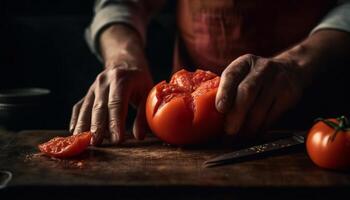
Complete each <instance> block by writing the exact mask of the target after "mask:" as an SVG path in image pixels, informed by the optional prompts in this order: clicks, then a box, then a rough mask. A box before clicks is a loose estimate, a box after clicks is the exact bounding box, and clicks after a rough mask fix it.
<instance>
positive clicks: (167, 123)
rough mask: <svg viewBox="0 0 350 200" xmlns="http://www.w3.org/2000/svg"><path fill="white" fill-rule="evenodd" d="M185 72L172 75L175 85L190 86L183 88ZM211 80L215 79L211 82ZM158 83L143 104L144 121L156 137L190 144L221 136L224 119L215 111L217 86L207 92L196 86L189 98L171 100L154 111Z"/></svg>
mask: <svg viewBox="0 0 350 200" xmlns="http://www.w3.org/2000/svg"><path fill="white" fill-rule="evenodd" d="M188 73H189V72H187V71H184V70H181V71H179V72H178V73H176V74H174V76H173V79H175V80H178V82H181V83H180V84H179V85H181V84H184V87H186V88H191V85H186V84H187V82H188V80H187V77H186V76H188ZM196 75H198V74H195V76H194V79H195V81H196V83H197V82H200V81H198V79H199V80H200V78H199V77H198V76H200V75H198V76H196ZM183 76H185V77H184V78H183ZM174 77H175V78H174ZM173 79H172V80H173ZM215 81H219V78H218V77H217V80H214V79H213V81H212V82H213V83H216V82H215ZM217 83H218V82H217ZM162 84H165V82H161V83H159V84H157V85H156V86H155V87H154V88H153V89H152V90H151V92H150V93H149V95H148V98H147V102H146V117H147V121H148V124H149V126H150V128H151V130H152V131H153V133H154V134H155V135H156V136H158V137H159V138H160V139H161V140H163V141H164V142H166V143H169V144H174V145H191V144H200V143H204V142H207V141H209V140H210V139H212V138H215V137H219V136H220V135H221V134H222V133H223V121H224V117H223V115H222V114H221V113H219V112H218V111H217V110H216V108H215V96H216V92H217V87H214V88H210V89H207V88H206V87H201V86H199V87H198V89H196V91H194V92H192V94H191V95H187V96H186V95H184V96H181V95H180V96H178V97H174V98H172V99H171V100H170V101H168V102H166V103H164V104H163V105H162V106H160V107H159V108H157V106H158V105H159V101H160V100H159V98H158V97H157V96H158V95H157V93H158V92H159V91H158V90H157V88H159V87H160V86H161V85H162ZM209 85H210V84H209ZM181 86H182V85H181Z"/></svg>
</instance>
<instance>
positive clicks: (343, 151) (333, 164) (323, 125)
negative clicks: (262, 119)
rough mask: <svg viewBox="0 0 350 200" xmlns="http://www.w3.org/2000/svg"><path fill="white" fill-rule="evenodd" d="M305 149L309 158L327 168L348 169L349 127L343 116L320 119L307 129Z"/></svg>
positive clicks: (349, 162) (349, 159)
mask: <svg viewBox="0 0 350 200" xmlns="http://www.w3.org/2000/svg"><path fill="white" fill-rule="evenodd" d="M306 149H307V153H308V155H309V157H310V158H311V160H312V161H313V162H314V163H315V164H316V165H318V166H320V167H323V168H327V169H340V170H346V169H350V129H349V123H348V121H347V119H346V118H345V117H343V116H342V117H339V118H337V119H326V120H324V119H321V120H319V121H318V122H317V123H316V124H315V125H314V126H313V127H312V128H311V130H310V131H309V133H308V136H307V140H306Z"/></svg>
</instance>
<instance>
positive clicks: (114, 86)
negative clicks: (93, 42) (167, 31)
mask: <svg viewBox="0 0 350 200" xmlns="http://www.w3.org/2000/svg"><path fill="white" fill-rule="evenodd" d="M106 31H107V33H106V34H102V36H101V37H102V38H101V44H102V45H101V46H102V54H103V57H104V60H105V70H104V71H102V72H101V73H100V74H99V75H98V76H97V78H96V80H95V81H94V83H93V84H92V85H91V87H90V88H89V90H88V92H87V94H86V96H85V97H84V98H83V99H82V100H81V101H79V102H78V103H77V104H76V105H74V107H73V112H72V117H71V122H70V131H71V132H72V133H73V134H77V133H80V132H84V131H89V130H90V131H91V132H92V134H93V138H92V140H91V144H92V145H99V144H101V143H102V141H103V139H104V138H109V139H110V141H111V143H113V144H117V143H120V142H122V141H123V139H124V135H125V122H126V116H127V113H128V105H129V104H131V105H133V106H134V107H136V108H137V114H136V118H135V121H134V125H133V134H134V136H135V138H136V139H143V138H144V137H145V133H146V131H147V130H148V125H147V121H146V117H145V103H146V98H147V95H148V92H149V90H150V89H151V88H152V86H153V82H152V78H151V75H150V73H149V70H148V67H147V61H146V58H145V55H144V53H143V49H142V47H141V46H142V45H135V44H140V43H138V41H139V40H138V39H137V37H138V36H135V35H134V38H133V35H132V33H133V32H132V30H130V29H127V28H126V29H125V27H111V28H110V29H107V30H106ZM123 37H124V38H123Z"/></svg>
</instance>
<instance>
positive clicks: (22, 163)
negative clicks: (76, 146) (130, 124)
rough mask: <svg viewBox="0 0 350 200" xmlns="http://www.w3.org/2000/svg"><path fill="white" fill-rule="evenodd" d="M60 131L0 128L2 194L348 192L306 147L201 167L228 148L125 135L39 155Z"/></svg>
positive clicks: (341, 175) (343, 180)
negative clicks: (114, 143) (66, 156)
mask: <svg viewBox="0 0 350 200" xmlns="http://www.w3.org/2000/svg"><path fill="white" fill-rule="evenodd" d="M65 134H67V133H66V132H65V131H23V132H20V133H8V132H6V131H0V150H1V151H0V170H8V171H10V172H12V174H13V179H12V180H11V181H10V182H9V184H8V186H7V187H6V188H5V189H3V190H1V192H2V193H4V194H6V195H12V196H23V197H27V196H28V195H36V196H37V197H38V195H39V196H40V197H46V196H45V195H48V196H49V197H50V198H51V199H52V198H57V199H59V198H60V196H65V197H67V196H68V197H70V198H72V199H74V198H75V197H77V196H81V195H85V196H86V197H94V196H100V195H101V194H110V195H114V196H122V197H132V198H136V199H137V198H142V199H144V197H147V198H146V199H149V198H156V197H166V198H167V199H179V198H180V197H184V196H186V197H191V199H193V198H195V199H196V198H199V199H202V198H209V199H210V198H212V199H218V198H221V197H236V198H239V197H247V196H248V197H258V198H260V197H261V198H263V197H264V199H265V197H269V198H273V197H277V198H279V197H283V198H284V199H292V198H293V199H294V198H295V197H315V196H316V197H319V198H330V197H331V196H333V195H340V194H346V195H349V190H350V187H349V186H350V174H349V173H345V172H334V171H326V170H322V169H319V168H318V167H316V166H315V165H313V164H312V163H311V161H310V160H309V159H308V157H307V155H306V153H305V150H304V148H303V147H302V148H298V149H294V150H291V151H285V152H282V153H277V154H272V155H269V156H266V157H261V158H258V159H254V160H248V161H245V162H240V163H235V164H233V165H226V166H221V167H216V168H204V167H203V166H202V163H203V161H205V160H207V159H209V158H211V157H213V156H215V155H218V154H221V153H224V152H227V151H229V149H227V148H226V149H220V148H218V147H210V148H203V147H202V148H199V147H197V148H179V147H172V146H168V145H164V144H163V143H162V142H160V141H159V140H157V139H156V138H152V137H151V138H148V139H146V140H145V141H142V142H136V141H134V140H129V141H128V142H126V143H125V144H123V145H121V146H118V147H111V146H105V147H99V148H96V147H90V148H89V150H88V151H86V152H85V153H84V154H83V155H81V156H79V157H78V158H75V159H70V160H58V159H52V158H48V157H45V156H42V155H40V154H37V153H38V150H37V145H38V144H39V143H41V142H44V141H47V140H48V139H50V138H52V137H54V136H57V135H65ZM0 194H1V193H0ZM262 195H264V196H262ZM0 197H1V195H0ZM68 199H69V198H68ZM181 199H182V198H181Z"/></svg>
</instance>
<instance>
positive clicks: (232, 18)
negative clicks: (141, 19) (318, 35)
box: [173, 0, 335, 74]
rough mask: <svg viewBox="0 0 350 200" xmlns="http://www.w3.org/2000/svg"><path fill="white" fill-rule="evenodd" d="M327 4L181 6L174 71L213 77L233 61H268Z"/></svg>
mask: <svg viewBox="0 0 350 200" xmlns="http://www.w3.org/2000/svg"><path fill="white" fill-rule="evenodd" d="M334 5H335V1H331V0H278V1H276V0H217V1H216V0H179V1H178V4H177V26H178V34H177V38H176V43H175V51H174V62H173V66H174V68H173V70H174V71H177V70H179V69H181V68H186V69H188V70H194V69H196V68H201V69H205V70H211V71H213V72H215V73H217V74H221V72H222V71H223V70H224V69H225V68H226V67H227V65H228V64H230V63H231V62H232V61H233V60H234V59H236V58H237V57H239V56H241V55H244V54H247V53H250V54H255V55H258V56H264V57H271V56H273V55H276V54H277V53H279V52H281V51H283V50H286V49H287V48H289V47H291V46H292V45H294V44H296V43H298V42H300V41H301V40H302V39H304V38H305V37H306V36H307V35H308V34H309V33H310V31H311V30H312V29H313V28H314V27H315V26H316V25H317V24H318V23H319V22H320V20H321V19H322V17H324V16H325V14H327V12H328V11H329V10H330V9H331V8H332V7H333V6H334Z"/></svg>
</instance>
